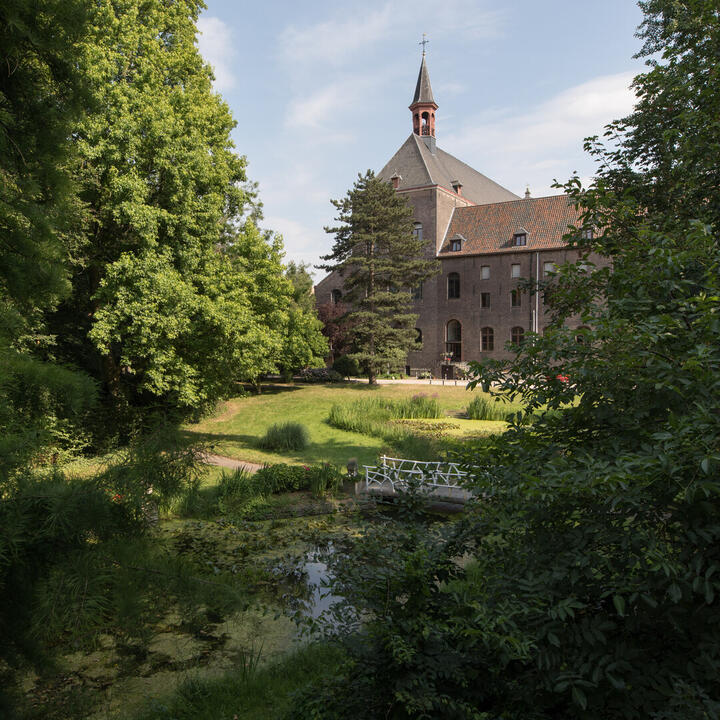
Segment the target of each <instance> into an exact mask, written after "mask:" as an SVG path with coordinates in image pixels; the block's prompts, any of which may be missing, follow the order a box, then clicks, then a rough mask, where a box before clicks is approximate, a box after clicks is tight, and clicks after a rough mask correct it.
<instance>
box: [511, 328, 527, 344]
mask: <svg viewBox="0 0 720 720" xmlns="http://www.w3.org/2000/svg"><path fill="white" fill-rule="evenodd" d="M510 339H511V340H512V342H513V345H522V344H523V342H524V341H525V328H521V327H514V328H513V329H512V330H511V331H510Z"/></svg>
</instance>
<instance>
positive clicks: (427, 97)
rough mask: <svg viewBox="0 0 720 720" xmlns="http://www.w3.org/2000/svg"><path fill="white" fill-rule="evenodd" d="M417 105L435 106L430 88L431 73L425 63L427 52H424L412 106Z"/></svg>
mask: <svg viewBox="0 0 720 720" xmlns="http://www.w3.org/2000/svg"><path fill="white" fill-rule="evenodd" d="M415 103H428V104H429V103H432V104H435V100H434V98H433V94H432V87H430V73H428V69H427V64H426V63H425V50H423V57H422V62H421V63H420V72H419V73H418V79H417V85H416V86H415V96H414V97H413V101H412V103H411V104H412V105H414V104H415Z"/></svg>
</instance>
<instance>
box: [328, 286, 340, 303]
mask: <svg viewBox="0 0 720 720" xmlns="http://www.w3.org/2000/svg"><path fill="white" fill-rule="evenodd" d="M330 298H331V299H332V302H333V305H337V304H338V303H339V302H340V301H341V300H342V293H341V292H340V290H338V289H337V288H335V289H334V290H333V291H332V292H331V293H330Z"/></svg>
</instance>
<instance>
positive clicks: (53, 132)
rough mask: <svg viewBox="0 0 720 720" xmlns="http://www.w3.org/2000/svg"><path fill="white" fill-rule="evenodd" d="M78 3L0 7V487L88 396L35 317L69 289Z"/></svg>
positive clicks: (80, 98)
mask: <svg viewBox="0 0 720 720" xmlns="http://www.w3.org/2000/svg"><path fill="white" fill-rule="evenodd" d="M83 5H84V4H83V3H79V2H74V1H73V0H68V2H60V1H59V0H58V1H54V0H42V1H41V2H37V3H34V4H33V5H32V6H31V5H30V4H28V3H26V2H22V1H19V0H10V2H7V3H3V6H2V8H0V496H1V495H2V492H3V481H5V480H6V479H7V477H8V474H9V473H10V472H11V471H12V469H13V468H15V467H17V466H19V465H21V464H22V463H23V462H24V461H26V460H28V459H29V458H31V457H32V456H34V455H35V454H36V453H37V452H38V451H40V450H41V449H43V448H47V446H48V445H51V444H53V443H54V442H55V440H56V439H57V436H58V434H62V433H63V431H64V430H66V429H67V428H68V427H70V426H71V425H72V423H73V419H77V418H78V417H79V416H80V415H81V414H82V412H83V411H84V410H85V409H86V408H87V407H88V406H89V405H90V404H91V403H92V401H93V399H94V387H93V384H92V383H91V382H90V381H89V378H87V377H84V376H82V375H79V374H77V373H75V372H72V371H71V370H70V369H68V368H65V367H61V366H59V365H58V364H56V363H54V362H52V357H53V338H52V336H51V335H50V334H49V333H48V331H47V327H46V325H45V323H44V313H45V312H47V311H48V310H50V309H52V308H53V307H55V306H56V305H57V303H58V302H59V301H60V300H61V299H62V298H63V297H65V296H66V295H67V292H68V290H69V285H68V278H67V275H68V273H67V264H66V251H65V239H66V234H67V232H68V230H69V229H70V227H71V225H72V222H73V219H74V218H75V217H76V216H77V196H76V193H75V188H74V186H73V184H72V181H71V178H70V174H69V172H68V169H67V166H68V163H69V160H70V158H71V152H70V150H71V149H70V146H69V144H68V142H67V137H68V136H69V134H70V133H71V130H72V127H73V123H74V122H75V121H76V120H77V118H78V117H79V114H80V112H81V109H82V106H83V104H84V103H85V102H86V101H87V98H86V96H85V93H84V88H83V85H82V82H81V80H80V79H79V78H78V76H77V75H76V73H75V65H76V63H77V62H78V60H79V52H78V48H77V45H78V40H79V39H81V38H82V37H83V36H84V32H85V13H84V7H83Z"/></svg>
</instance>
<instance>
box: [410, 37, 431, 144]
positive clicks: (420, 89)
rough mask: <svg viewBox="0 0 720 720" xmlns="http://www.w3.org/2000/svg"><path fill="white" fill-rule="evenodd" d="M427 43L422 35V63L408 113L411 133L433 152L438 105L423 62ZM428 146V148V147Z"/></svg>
mask: <svg viewBox="0 0 720 720" xmlns="http://www.w3.org/2000/svg"><path fill="white" fill-rule="evenodd" d="M428 42H429V41H428V40H427V39H426V36H425V34H424V33H423V39H422V42H421V43H420V44H421V45H422V46H423V54H422V62H421V63H420V72H419V73H418V79H417V85H416V86H415V95H414V97H413V101H412V102H411V103H410V111H411V112H412V124H413V133H415V135H420V136H421V137H424V138H426V140H427V141H428V142H429V143H430V145H432V147H431V148H430V149H431V151H432V152H434V151H435V147H434V144H433V143H434V142H435V111H436V110H437V109H438V104H437V103H436V102H435V98H433V94H432V87H430V73H428V69H427V64H426V62H425V45H427V43H428ZM430 145H428V147H430Z"/></svg>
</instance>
